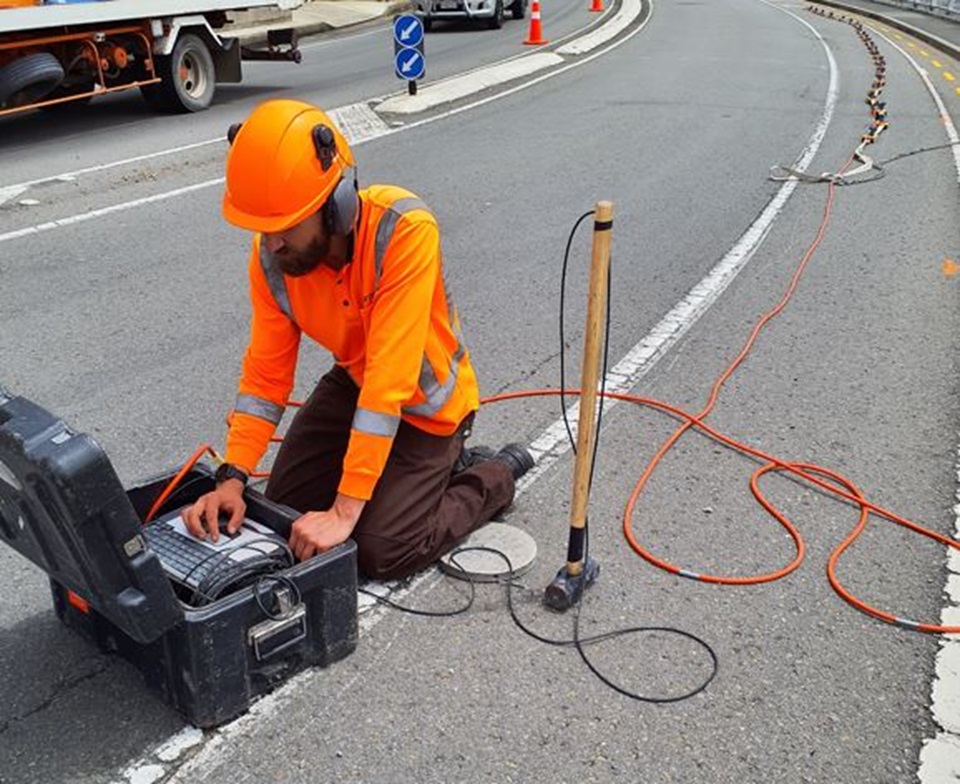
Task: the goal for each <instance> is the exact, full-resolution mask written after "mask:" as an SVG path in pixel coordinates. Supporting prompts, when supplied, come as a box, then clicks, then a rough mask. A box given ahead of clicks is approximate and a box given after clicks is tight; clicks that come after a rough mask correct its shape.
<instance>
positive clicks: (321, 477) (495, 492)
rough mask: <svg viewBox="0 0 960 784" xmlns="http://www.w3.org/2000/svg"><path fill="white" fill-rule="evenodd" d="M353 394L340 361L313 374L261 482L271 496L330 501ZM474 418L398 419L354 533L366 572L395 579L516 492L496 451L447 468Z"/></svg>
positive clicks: (318, 503)
mask: <svg viewBox="0 0 960 784" xmlns="http://www.w3.org/2000/svg"><path fill="white" fill-rule="evenodd" d="M359 394H360V390H359V389H358V388H357V385H356V384H355V383H354V382H353V379H351V378H350V376H349V374H348V373H347V372H346V371H345V370H344V369H343V368H341V367H339V366H334V368H333V369H332V370H331V371H330V372H329V373H327V374H326V375H325V376H324V377H323V378H321V379H320V382H319V383H318V384H317V386H316V389H314V391H313V394H311V395H310V398H309V399H308V400H307V401H306V403H304V404H303V406H302V407H301V408H300V410H299V411H298V412H297V414H296V416H295V417H294V419H293V421H292V422H291V423H290V427H289V428H288V430H287V433H286V435H285V436H284V438H283V443H282V445H281V447H280V451H279V452H278V453H277V458H276V460H275V461H274V464H273V469H272V470H271V473H270V481H269V482H268V484H267V489H266V496H267V497H268V498H269V499H271V500H273V501H276V502H278V503H282V504H286V505H287V506H290V507H293V508H294V509H296V510H298V511H300V512H308V511H323V510H325V509H329V508H330V507H331V506H332V505H333V501H334V499H335V498H336V495H337V487H338V485H339V484H340V477H341V473H342V471H343V458H344V455H346V452H347V443H348V441H349V439H350V427H351V424H352V422H353V415H354V411H355V410H356V407H357V398H358V397H359ZM472 419H473V416H472V415H470V416H468V417H467V419H466V420H465V421H464V424H462V425H461V426H460V428H459V430H458V431H457V432H456V433H454V434H453V435H452V436H435V435H431V434H430V433H426V432H424V431H422V430H420V429H418V428H416V427H414V426H413V425H411V424H409V423H407V422H401V423H400V427H399V429H398V430H397V434H396V437H395V438H394V441H393V448H392V449H391V451H390V457H389V459H388V460H387V465H386V468H385V469H384V471H383V474H382V475H381V476H380V479H379V481H378V482H377V485H376V487H375V488H374V491H373V497H372V498H371V499H370V500H369V501H368V502H367V504H366V506H365V507H364V509H363V513H362V514H361V515H360V520H359V522H358V523H357V526H356V528H354V530H353V534H352V535H351V536H352V538H353V539H354V541H356V543H357V557H358V561H359V569H360V571H361V572H362V573H363V574H365V575H366V576H368V577H371V578H374V579H378V580H383V579H396V578H400V577H405V576H407V575H409V574H412V573H413V572H416V571H418V570H420V569H423V568H424V567H426V566H429V565H430V564H432V563H433V562H434V561H436V560H437V559H438V558H439V557H440V556H441V555H443V554H444V553H446V552H448V551H449V550H451V549H453V547H454V546H455V545H456V544H457V543H458V542H459V541H460V540H461V539H463V538H464V537H465V536H466V535H467V534H469V533H470V532H471V531H473V530H475V529H477V528H479V527H480V526H482V525H483V524H484V523H486V522H487V521H488V520H490V518H491V517H493V515H495V514H496V513H497V512H498V511H500V510H501V509H503V508H504V507H506V506H507V505H508V504H509V503H510V502H511V501H512V500H513V494H514V492H515V484H514V479H513V474H511V472H510V469H509V468H508V467H507V466H506V465H505V464H504V463H502V462H500V461H499V460H487V461H485V462H482V463H479V464H478V465H475V466H473V467H472V468H468V469H466V470H465V471H460V472H458V473H457V474H455V475H451V468H452V467H453V464H454V461H455V460H456V459H457V457H458V455H459V454H460V450H461V448H462V447H463V442H464V439H465V438H466V437H467V436H468V435H469V425H470V422H472Z"/></svg>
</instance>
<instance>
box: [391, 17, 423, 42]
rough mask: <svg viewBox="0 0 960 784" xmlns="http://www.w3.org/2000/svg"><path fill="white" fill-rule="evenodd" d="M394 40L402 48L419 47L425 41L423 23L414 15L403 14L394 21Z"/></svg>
mask: <svg viewBox="0 0 960 784" xmlns="http://www.w3.org/2000/svg"><path fill="white" fill-rule="evenodd" d="M393 40H394V41H396V42H397V44H399V45H400V46H419V45H420V42H421V41H423V22H422V21H420V17H419V16H415V15H414V14H402V15H400V16H398V17H397V18H396V19H394V20H393Z"/></svg>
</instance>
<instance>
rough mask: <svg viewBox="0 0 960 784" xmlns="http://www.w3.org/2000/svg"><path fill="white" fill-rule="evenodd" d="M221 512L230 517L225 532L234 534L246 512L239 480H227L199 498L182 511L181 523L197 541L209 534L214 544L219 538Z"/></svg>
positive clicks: (241, 485) (241, 484)
mask: <svg viewBox="0 0 960 784" xmlns="http://www.w3.org/2000/svg"><path fill="white" fill-rule="evenodd" d="M221 510H222V511H223V512H225V513H226V514H228V515H230V520H229V522H228V523H227V531H228V532H229V533H231V534H232V533H234V532H235V531H236V530H237V529H238V528H239V527H240V525H241V523H243V515H244V513H245V512H246V511H247V504H246V501H244V500H243V482H241V481H240V480H239V479H228V480H227V481H226V482H222V483H220V484H219V485H217V489H216V490H212V491H211V492H209V493H207V494H206V495H202V496H200V498H199V499H198V500H197V502H196V503H195V504H194V505H193V506H191V507H190V508H189V509H187V510H186V511H184V513H183V522H184V524H185V525H186V526H187V530H188V531H189V532H190V533H192V534H193V535H194V536H195V537H197V538H198V539H206V538H207V534H208V533H209V534H210V537H211V538H212V539H213V541H214V542H216V541H217V539H218V538H219V537H220V529H219V527H218V524H217V521H218V520H219V518H220V512H221Z"/></svg>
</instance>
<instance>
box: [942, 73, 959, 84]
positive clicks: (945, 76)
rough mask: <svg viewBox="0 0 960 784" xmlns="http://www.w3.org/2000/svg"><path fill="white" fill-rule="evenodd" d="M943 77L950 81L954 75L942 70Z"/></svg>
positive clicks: (953, 78)
mask: <svg viewBox="0 0 960 784" xmlns="http://www.w3.org/2000/svg"><path fill="white" fill-rule="evenodd" d="M943 78H944V79H946V80H947V81H948V82H952V81H954V80H955V79H956V77H955V76H954V75H953V74H952V73H950V72H949V71H944V72H943Z"/></svg>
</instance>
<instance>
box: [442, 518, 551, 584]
mask: <svg viewBox="0 0 960 784" xmlns="http://www.w3.org/2000/svg"><path fill="white" fill-rule="evenodd" d="M470 548H486V549H483V550H481V549H476V550H471V549H470ZM490 550H496V551H498V552H501V553H503V554H504V555H505V556H507V558H509V559H510V565H511V566H512V567H513V576H514V577H519V576H520V575H521V574H524V573H525V572H527V571H529V569H530V567H531V566H533V562H534V560H536V557H537V543H536V542H535V541H534V540H533V537H532V536H530V534H528V533H527V532H526V531H523V530H521V529H519V528H517V527H515V526H512V525H506V524H505V523H487V524H486V525H485V526H483V528H479V529H477V530H476V531H474V532H473V533H472V534H470V536H468V537H467V538H466V539H464V540H463V541H462V542H461V543H460V544H459V545H458V546H457V547H456V548H454V549H453V550H452V551H450V552H449V553H447V554H446V555H445V556H443V557H442V558H441V559H440V562H439V565H440V568H441V569H442V570H443V571H444V572H446V573H447V574H449V575H450V576H451V577H457V578H459V579H461V580H475V581H477V582H487V583H489V582H495V581H497V580H499V579H500V578H502V577H508V576H509V575H510V567H509V566H507V562H506V561H505V560H504V559H503V558H501V557H500V556H499V555H497V553H495V552H490Z"/></svg>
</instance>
